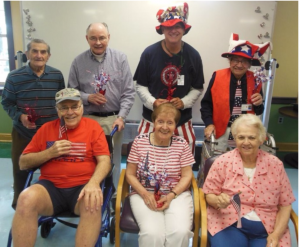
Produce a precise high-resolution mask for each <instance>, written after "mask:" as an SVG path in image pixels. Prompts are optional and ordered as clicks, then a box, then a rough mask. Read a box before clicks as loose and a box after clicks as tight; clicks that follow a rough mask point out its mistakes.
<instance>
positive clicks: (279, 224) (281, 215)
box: [267, 205, 292, 247]
mask: <svg viewBox="0 0 300 247" xmlns="http://www.w3.org/2000/svg"><path fill="white" fill-rule="evenodd" d="M278 208H279V211H278V212H277V215H276V222H275V227H274V231H273V232H272V233H271V234H270V235H269V236H268V238H267V247H277V246H279V240H280V239H281V237H282V235H283V233H284V231H285V230H286V228H287V225H288V222H289V219H290V214H291V210H292V206H291V205H288V206H278Z"/></svg>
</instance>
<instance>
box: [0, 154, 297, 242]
mask: <svg viewBox="0 0 300 247" xmlns="http://www.w3.org/2000/svg"><path fill="white" fill-rule="evenodd" d="M123 161H124V159H123ZM124 166H125V165H124V163H122V168H125V167H124ZM0 169H1V173H0V181H1V186H0V208H1V210H0V246H6V243H7V237H8V232H9V229H10V227H11V221H12V218H13V214H14V210H13V209H12V208H11V206H10V205H11V201H12V197H13V189H12V187H11V185H12V183H13V181H12V164H11V159H10V158H0ZM286 171H287V174H288V176H289V178H290V181H291V184H292V187H293V192H294V195H295V197H296V198H297V200H296V202H294V203H293V205H292V206H293V209H294V210H295V212H296V213H297V214H298V170H297V169H292V168H287V169H286ZM73 220H74V219H73ZM290 228H291V234H292V242H293V245H292V247H296V246H297V244H296V237H295V233H294V228H293V227H292V224H291V223H290ZM74 236H75V229H72V228H70V227H66V226H64V225H62V224H60V223H59V222H58V223H57V224H56V226H55V227H54V228H53V229H52V230H51V233H50V234H49V236H48V238H47V239H43V238H42V237H41V236H40V233H38V237H37V241H36V245H35V246H37V247H47V246H49V247H50V246H51V247H53V246H55V247H71V246H74ZM137 237H138V235H136V234H122V238H121V246H122V247H136V246H138V243H137ZM111 246H114V245H112V244H110V243H109V236H108V238H103V247H111Z"/></svg>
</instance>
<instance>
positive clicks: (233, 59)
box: [230, 58, 250, 66]
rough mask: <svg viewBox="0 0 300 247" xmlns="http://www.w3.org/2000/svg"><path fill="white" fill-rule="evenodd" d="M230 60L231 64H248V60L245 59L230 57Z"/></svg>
mask: <svg viewBox="0 0 300 247" xmlns="http://www.w3.org/2000/svg"><path fill="white" fill-rule="evenodd" d="M230 61H231V62H232V63H233V65H237V64H239V63H241V64H242V65H243V66H246V65H249V64H250V62H249V61H248V60H246V59H243V60H239V59H237V58H232V59H231V60H230Z"/></svg>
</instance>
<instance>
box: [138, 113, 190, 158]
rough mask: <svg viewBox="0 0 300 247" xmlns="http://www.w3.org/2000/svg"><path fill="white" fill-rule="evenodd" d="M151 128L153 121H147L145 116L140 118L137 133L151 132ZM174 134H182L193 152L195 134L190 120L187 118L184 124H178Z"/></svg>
mask: <svg viewBox="0 0 300 247" xmlns="http://www.w3.org/2000/svg"><path fill="white" fill-rule="evenodd" d="M153 129H154V125H153V123H152V122H149V121H148V120H146V119H145V118H142V120H141V122H140V125H139V127H138V133H139V134H145V133H150V132H153ZM174 135H177V136H182V137H183V138H184V139H185V140H186V141H187V143H188V144H189V146H190V149H191V151H192V153H193V154H194V152H195V141H196V136H195V132H194V129H193V125H192V120H189V121H188V122H186V123H185V124H183V125H181V126H178V127H177V128H176V129H175V131H174Z"/></svg>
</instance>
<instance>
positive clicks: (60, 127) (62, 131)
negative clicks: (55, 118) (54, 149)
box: [58, 117, 67, 139]
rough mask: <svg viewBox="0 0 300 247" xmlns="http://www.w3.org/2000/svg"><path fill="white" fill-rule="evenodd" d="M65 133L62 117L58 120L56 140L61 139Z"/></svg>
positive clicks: (65, 128)
mask: <svg viewBox="0 0 300 247" xmlns="http://www.w3.org/2000/svg"><path fill="white" fill-rule="evenodd" d="M66 132H67V127H66V125H65V119H64V118H63V117H61V118H60V125H59V134H58V138H59V139H60V138H62V136H63V134H64V133H66Z"/></svg>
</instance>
